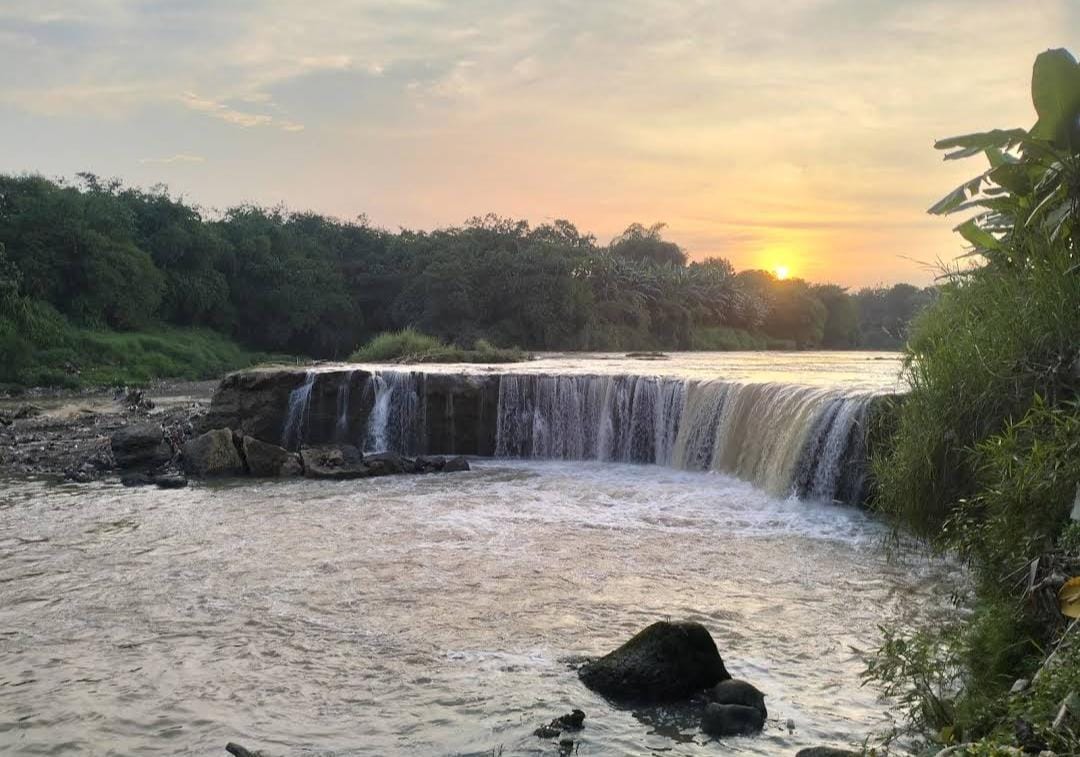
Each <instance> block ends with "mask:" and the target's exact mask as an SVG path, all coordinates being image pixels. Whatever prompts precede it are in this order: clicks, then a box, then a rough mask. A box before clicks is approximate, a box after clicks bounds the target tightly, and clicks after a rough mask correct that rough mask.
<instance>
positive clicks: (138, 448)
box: [109, 423, 172, 469]
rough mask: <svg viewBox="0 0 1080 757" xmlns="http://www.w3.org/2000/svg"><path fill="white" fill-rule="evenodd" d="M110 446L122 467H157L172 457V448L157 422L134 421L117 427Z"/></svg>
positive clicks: (118, 464) (117, 462)
mask: <svg viewBox="0 0 1080 757" xmlns="http://www.w3.org/2000/svg"><path fill="white" fill-rule="evenodd" d="M109 446H110V447H111V449H112V454H113V458H114V459H115V460H116V464H117V466H119V467H120V468H126V469H132V468H156V467H157V466H159V465H164V464H165V463H167V462H169V460H171V459H172V448H171V447H170V446H169V443H168V442H166V441H165V435H164V433H163V432H162V430H161V426H160V425H158V424H156V423H132V424H130V425H127V426H124V427H123V428H120V429H117V430H116V431H115V432H114V433H113V435H112V437H111V439H110V440H109Z"/></svg>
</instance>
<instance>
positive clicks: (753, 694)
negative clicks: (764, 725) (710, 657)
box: [705, 678, 769, 721]
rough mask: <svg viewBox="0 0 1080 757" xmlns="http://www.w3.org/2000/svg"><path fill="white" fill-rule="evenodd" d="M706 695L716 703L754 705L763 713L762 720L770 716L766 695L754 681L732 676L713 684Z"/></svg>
mask: <svg viewBox="0 0 1080 757" xmlns="http://www.w3.org/2000/svg"><path fill="white" fill-rule="evenodd" d="M705 696H706V697H708V699H709V700H710V701H712V702H715V703H716V704H734V705H740V706H742V707H753V708H754V709H756V710H758V711H759V712H760V713H761V719H762V721H765V720H767V719H768V717H769V711H768V710H767V709H765V695H764V694H762V693H761V691H760V690H759V689H758V688H757V687H756V686H754V685H753V684H752V683H749V682H747V681H742V680H739V679H737V678H731V679H728V680H726V681H721V682H720V683H718V684H716V685H715V686H713V687H712V688H711V689H709V690H708V691H706V692H705Z"/></svg>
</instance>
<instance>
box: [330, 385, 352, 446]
mask: <svg viewBox="0 0 1080 757" xmlns="http://www.w3.org/2000/svg"><path fill="white" fill-rule="evenodd" d="M355 372H356V371H349V372H348V373H346V374H345V377H344V378H343V379H342V381H341V384H340V385H339V386H338V390H337V421H336V422H335V423H334V436H335V438H336V439H337V440H338V441H339V442H343V441H346V440H347V439H348V438H349V395H350V394H351V393H352V382H353V374H354V373H355Z"/></svg>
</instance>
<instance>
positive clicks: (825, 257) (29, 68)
mask: <svg viewBox="0 0 1080 757" xmlns="http://www.w3.org/2000/svg"><path fill="white" fill-rule="evenodd" d="M1048 47H1069V48H1071V49H1072V50H1073V51H1074V52H1076V51H1078V50H1080V0H1024V2H1018V1H1017V0H936V1H933V2H931V1H929V0H904V1H901V0H773V2H761V1H760V0H753V1H751V0H731V1H729V2H697V1H694V0H674V1H670V2H660V1H659V0H618V1H615V2H607V1H606V0H604V1H593V0H588V1H586V0H574V1H572V2H571V1H564V0H559V1H556V2H542V1H539V0H537V1H529V0H503V1H501V2H496V1H494V0H487V1H482V2H467V1H461V0H457V1H451V0H446V1H445V2H444V1H442V0H403V1H401V2H392V3H391V2H345V1H344V0H321V1H319V2H315V1H313V0H306V1H305V2H284V1H283V0H279V1H276V2H274V1H271V2H254V1H248V0H239V1H236V2H215V1H213V0H164V1H162V2H152V3H149V2H133V1H126V0H87V1H85V2H51V1H49V0H5V2H3V3H2V5H0V56H2V59H0V70H3V71H4V72H5V75H4V77H2V78H0V171H5V172H39V173H43V174H45V175H48V176H71V175H72V174H74V173H75V172H77V171H84V170H89V171H93V172H95V173H98V174H101V175H103V176H108V177H114V176H115V177H119V178H121V179H123V180H124V181H126V182H129V183H134V184H139V185H143V186H150V185H153V184H156V183H159V182H163V183H166V184H168V186H169V187H170V188H171V189H172V190H173V191H174V192H175V193H180V194H183V195H184V196H185V197H187V198H188V199H189V200H190V201H192V202H195V203H197V204H199V205H201V206H203V207H206V208H218V209H220V208H224V207H227V206H229V205H233V204H238V203H242V202H257V203H262V204H271V205H272V204H278V203H284V204H286V205H287V206H288V207H290V208H293V209H297V210H302V209H311V210H316V211H319V212H324V213H329V214H332V215H336V216H339V217H344V218H349V217H353V216H356V215H358V214H361V213H363V214H366V215H367V217H368V218H369V219H370V220H371V222H372V223H374V224H376V225H379V226H383V227H386V228H390V229H395V228H397V227H399V226H406V227H411V228H432V227H435V226H440V225H450V224H457V223H460V222H462V221H464V220H465V219H466V218H468V217H470V216H473V215H479V214H484V213H487V212H495V213H498V214H500V215H506V216H513V217H523V218H528V219H529V220H531V221H533V222H541V221H544V220H550V219H554V218H568V219H570V220H571V221H573V222H574V223H576V224H577V225H578V226H579V227H580V228H582V229H584V230H588V231H591V232H593V233H595V234H596V235H597V236H598V237H599V238H600V240H601V241H605V242H606V241H607V240H608V239H610V237H611V236H613V235H614V234H616V233H618V232H619V231H620V230H621V229H623V228H624V227H625V226H626V225H628V224H629V223H630V222H632V221H641V222H643V223H646V224H651V223H652V222H655V221H665V222H666V223H667V224H668V229H667V232H666V233H667V235H668V236H669V237H670V238H671V239H673V240H674V241H676V242H678V243H679V244H681V245H683V246H684V247H685V248H686V249H687V251H688V252H689V253H690V254H691V256H692V257H694V258H702V257H706V256H709V255H721V256H724V257H727V258H729V259H731V260H732V262H733V263H734V264H735V266H736V267H737V268H748V267H766V268H771V269H775V268H777V267H779V266H785V267H787V268H788V269H789V270H790V272H791V274H792V275H796V276H803V277H806V278H809V279H812V280H818V281H836V282H838V283H842V284H845V285H852V286H861V285H867V284H875V283H891V282H895V281H899V280H907V281H913V282H916V283H927V282H929V281H931V280H932V278H933V275H934V272H935V263H936V261H938V260H948V259H951V258H953V257H954V256H956V255H957V254H959V253H960V252H962V251H963V248H962V244H961V242H960V240H959V239H958V238H956V237H955V236H954V235H953V234H952V233H951V231H950V228H951V226H952V225H954V223H951V222H950V221H949V220H946V219H938V218H932V217H930V216H927V215H926V213H925V209H926V207H928V206H929V205H930V204H931V203H932V202H933V201H935V200H936V199H938V198H939V197H940V196H941V195H943V194H945V193H946V192H947V191H948V190H950V189H951V188H952V187H953V186H954V185H956V184H958V183H959V182H960V181H961V180H963V179H965V178H967V177H969V176H971V175H973V174H974V173H975V172H976V171H978V170H981V166H980V164H979V163H978V162H977V161H967V162H963V163H957V164H945V163H943V162H942V161H941V157H940V155H939V154H937V153H935V151H934V150H933V149H932V147H931V146H932V143H933V141H934V139H936V138H941V137H945V136H951V135H954V134H960V133H964V132H967V131H975V130H981V129H986V128H991V127H996V126H1002V127H1013V126H1030V125H1031V123H1032V122H1033V121H1034V117H1033V115H1032V111H1031V105H1030V99H1029V81H1030V68H1031V63H1032V61H1033V60H1034V57H1035V55H1036V54H1037V53H1038V52H1040V51H1041V50H1044V49H1046V48H1048Z"/></svg>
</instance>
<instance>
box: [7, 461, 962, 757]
mask: <svg viewBox="0 0 1080 757" xmlns="http://www.w3.org/2000/svg"><path fill="white" fill-rule="evenodd" d="M881 536H882V530H881V527H880V525H879V524H877V523H875V522H874V521H873V520H872V519H871V518H870V517H868V516H867V515H865V514H863V513H861V512H859V511H857V510H854V509H849V508H840V507H831V506H825V505H814V504H809V503H799V502H794V501H782V500H776V499H770V498H768V497H766V496H765V495H764V494H762V493H760V492H758V491H756V490H754V489H752V488H751V487H750V486H749V485H746V484H743V483H741V482H737V481H733V480H731V479H728V478H726V477H723V476H719V475H715V474H702V473H685V472H680V471H675V470H670V469H665V468H659V467H655V466H630V465H615V464H589V463H566V462H559V463H540V462H522V463H506V462H493V461H486V462H480V463H478V465H477V469H476V470H474V471H473V472H471V473H465V474H455V475H453V476H429V477H397V478H389V479H379V480H371V481H359V482H312V481H296V482H281V483H272V484H271V483H258V484H255V483H249V482H244V483H242V484H229V485H216V486H200V487H196V488H193V489H190V490H188V491H180V492H167V491H157V490H138V489H135V490H132V489H123V488H120V487H118V486H115V485H108V484H97V485H92V486H85V487H67V486H64V487H55V486H53V487H50V486H47V485H45V484H41V483H34V482H15V483H9V485H8V486H7V487H6V488H5V491H4V494H3V495H2V506H0V747H6V748H8V749H9V750H11V751H13V752H17V753H24V754H90V753H110V752H111V753H117V754H161V755H165V754H168V755H175V754H199V755H207V754H223V753H224V751H223V746H224V744H225V743H226V742H227V741H229V740H235V741H238V742H240V743H244V744H246V745H249V746H253V747H258V748H262V749H266V750H267V751H268V753H270V754H280V755H286V754H304V753H307V754H313V753H320V754H325V753H332V754H342V755H351V754H372V755H376V754H378V755H382V754H483V753H488V754H490V753H491V750H492V749H497V748H498V747H500V746H502V747H503V748H504V749H505V753H506V754H522V753H524V754H530V753H535V754H540V753H547V754H551V753H554V745H553V744H552V743H550V742H542V741H540V740H539V739H537V738H536V737H534V736H532V735H531V734H532V731H533V729H534V728H536V727H537V726H538V725H541V724H543V723H546V722H547V721H549V720H550V719H551V718H552V717H554V716H556V715H558V714H560V713H562V712H565V711H568V710H569V709H571V708H572V707H580V708H581V709H583V710H585V711H586V713H587V714H588V720H587V721H586V728H585V730H584V731H583V732H582V734H581V747H580V753H581V754H592V755H616V754H631V755H644V754H652V753H653V752H654V751H656V750H664V751H666V753H668V754H686V755H692V754H716V753H717V745H716V744H713V743H707V739H706V738H705V737H704V736H702V735H701V734H700V732H698V731H697V729H696V727H694V724H693V722H692V721H687V720H686V718H684V717H683V718H681V717H680V715H679V713H678V712H677V711H676V712H666V711H653V712H646V713H633V712H630V711H625V710H620V709H615V708H613V707H611V706H609V705H608V704H606V703H605V702H604V701H602V700H601V699H599V698H598V697H596V696H595V695H593V694H591V693H590V692H588V691H587V690H585V689H584V688H583V687H582V686H581V684H580V683H579V682H578V680H577V677H576V675H575V674H574V672H573V671H572V670H570V669H569V666H568V665H567V663H566V658H567V657H569V656H572V655H576V654H598V653H602V652H605V651H607V650H609V649H611V648H612V647H614V646H615V645H617V644H619V643H621V642H622V641H623V640H625V639H626V638H628V637H629V636H630V635H631V634H633V633H635V632H636V631H638V630H639V629H640V628H642V627H643V626H645V625H646V624H648V623H650V622H652V621H654V620H657V619H660V618H689V619H694V620H698V621H700V622H702V623H704V624H705V625H706V626H707V627H708V628H709V629H710V631H711V632H712V634H713V636H714V638H715V639H716V641H717V644H718V646H719V647H720V649H721V652H722V654H723V655H724V658H725V662H726V664H727V667H728V669H729V670H731V671H732V673H733V674H734V675H736V676H739V677H745V678H748V679H749V680H751V681H753V682H755V683H756V684H757V685H758V686H759V687H760V688H761V689H763V690H764V691H765V692H766V694H767V695H768V706H769V713H770V716H771V719H770V721H769V724H768V727H767V729H766V732H765V733H764V734H763V735H762V736H760V737H758V738H740V739H733V740H730V741H729V742H728V743H727V744H725V748H727V749H729V750H730V751H733V752H736V753H742V754H779V753H789V752H793V751H794V750H795V749H796V748H798V747H801V746H806V745H812V744H820V743H843V742H847V741H849V740H851V739H855V740H858V739H860V738H861V737H862V736H863V735H865V734H866V733H867V732H868V731H869V730H870V729H871V728H873V727H874V726H877V725H880V724H882V723H883V722H885V718H886V717H887V714H886V710H887V707H886V706H885V705H883V704H881V703H879V702H878V701H877V700H876V695H875V692H874V691H872V690H870V689H867V688H861V687H860V686H859V673H860V672H861V670H862V669H863V664H864V663H863V652H864V651H865V650H867V649H868V648H870V647H872V646H873V645H874V643H875V641H876V627H877V625H878V624H879V623H881V622H884V621H886V620H888V619H890V618H896V617H898V616H901V615H904V614H906V613H911V612H914V611H915V610H916V608H917V607H918V608H922V609H920V610H919V612H928V611H930V610H928V609H927V608H928V607H929V606H930V605H931V603H932V602H933V596H934V592H933V588H934V587H935V586H936V585H937V584H938V583H939V582H941V581H943V580H949V579H950V578H951V576H950V575H949V574H948V572H947V571H946V569H945V568H942V567H940V566H938V567H935V566H933V565H928V564H927V563H926V562H925V560H920V559H915V558H912V559H901V560H900V561H899V562H897V563H896V564H891V565H890V564H888V563H887V562H886V561H885V559H884V558H883V557H882V550H881V548H880V545H878V543H877V540H878V539H879V538H880V537H881ZM788 719H791V720H792V721H794V724H795V730H794V732H793V733H789V732H788V730H787V728H786V727H785V725H784V724H785V723H786V721H787V720H788Z"/></svg>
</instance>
